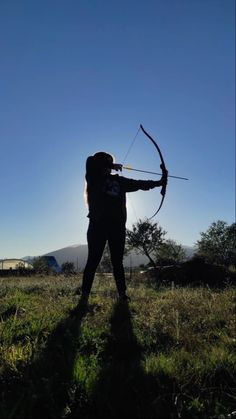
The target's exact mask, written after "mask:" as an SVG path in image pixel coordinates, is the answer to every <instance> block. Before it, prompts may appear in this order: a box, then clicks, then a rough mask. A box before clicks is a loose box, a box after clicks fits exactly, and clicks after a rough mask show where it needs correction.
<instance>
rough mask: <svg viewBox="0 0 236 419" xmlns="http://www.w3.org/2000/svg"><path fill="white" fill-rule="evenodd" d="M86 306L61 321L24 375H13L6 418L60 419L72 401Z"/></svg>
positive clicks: (4, 403)
mask: <svg viewBox="0 0 236 419" xmlns="http://www.w3.org/2000/svg"><path fill="white" fill-rule="evenodd" d="M85 314H86V307H85V306H84V304H81V303H79V304H78V306H77V311H76V315H75V314H74V313H72V315H71V316H70V317H68V318H67V319H64V320H63V321H61V322H60V323H59V324H58V325H57V327H56V328H55V329H54V330H53V332H52V333H51V335H50V336H49V338H48V341H47V345H46V347H45V348H44V350H43V351H42V354H41V355H40V356H39V358H38V359H37V360H35V361H34V362H33V363H31V364H30V365H29V366H27V367H26V368H25V369H24V370H23V371H22V374H21V377H19V376H18V377H17V378H14V377H10V379H9V377H8V378H6V380H5V382H4V388H3V389H2V391H1V399H2V400H1V408H0V417H2V418H23V417H24V418H42V417H47V418H57V417H63V410H64V408H65V406H66V405H68V403H70V397H71V396H70V392H71V379H72V373H73V365H74V359H75V356H76V353H77V349H78V344H79V336H80V326H81V322H82V319H83V317H84V316H85Z"/></svg>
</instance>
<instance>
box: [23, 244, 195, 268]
mask: <svg viewBox="0 0 236 419" xmlns="http://www.w3.org/2000/svg"><path fill="white" fill-rule="evenodd" d="M183 248H184V250H185V252H186V258H187V259H189V258H190V257H192V256H193V253H194V249H193V247H191V246H183ZM87 255H88V246H87V244H75V245H71V246H66V247H62V248H61V249H57V250H53V251H51V252H48V253H44V254H43V255H40V256H54V257H55V258H56V260H57V262H58V264H59V265H60V266H61V265H62V264H63V263H65V262H72V263H73V264H74V266H75V269H76V270H77V271H82V270H83V269H84V267H85V264H86V261H87ZM34 257H35V256H25V257H24V258H22V259H24V260H32V259H33V258H34ZM148 262H149V260H148V258H147V257H146V256H145V255H142V254H141V253H140V252H138V253H137V252H135V251H134V250H133V251H131V252H129V254H128V255H126V256H124V267H125V268H130V267H132V268H134V267H137V266H140V265H146V264H147V263H148Z"/></svg>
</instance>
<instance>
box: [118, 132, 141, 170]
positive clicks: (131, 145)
mask: <svg viewBox="0 0 236 419" xmlns="http://www.w3.org/2000/svg"><path fill="white" fill-rule="evenodd" d="M140 129H141V128H140V127H139V129H138V131H137V132H136V134H135V136H134V139H133V140H132V142H131V144H130V146H129V148H128V151H127V153H126V155H125V157H124V160H123V163H122V166H124V164H125V162H126V159H127V157H128V155H129V153H130V151H131V149H132V147H133V146H134V143H135V141H136V138H137V136H138V134H139V131H140Z"/></svg>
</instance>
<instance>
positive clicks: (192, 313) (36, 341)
mask: <svg viewBox="0 0 236 419" xmlns="http://www.w3.org/2000/svg"><path fill="white" fill-rule="evenodd" d="M80 285H81V277H80V276H78V277H72V278H64V277H35V278H1V279H0V389H1V403H0V417H1V418H22V417H25V418H37V417H40V418H41V417H44V416H45V417H49V418H57V417H66V418H82V419H83V418H86V419H87V418H93V417H96V418H106V417H107V418H118V417H119V418H120V417H130V418H151V417H153V418H154V417H155V418H207V419H210V418H212V419H213V418H215V419H216V418H220V417H221V418H222V419H223V417H227V415H229V414H231V412H233V411H234V410H236V407H235V406H236V378H235V377H236V374H235V373H236V371H235V370H236V355H235V347H236V336H235V301H236V298H235V289H234V288H232V287H228V288H225V289H224V290H221V291H220V290H210V289H208V288H175V289H170V288H164V287H162V288H160V289H158V290H155V289H153V288H151V287H150V286H148V285H147V283H146V282H145V279H142V278H138V277H137V278H134V279H132V280H131V281H128V294H129V295H130V297H131V302H130V303H129V304H123V305H120V304H117V302H116V291H115V286H114V282H113V279H110V278H107V277H105V276H102V275H100V276H99V275H98V276H97V277H96V279H95V282H94V286H93V292H92V294H91V296H90V299H89V307H88V310H87V311H86V312H84V311H82V310H81V311H79V312H78V315H77V316H75V317H71V316H70V309H72V308H73V307H74V306H75V305H76V304H77V301H78V296H77V295H76V289H77V287H78V286H80Z"/></svg>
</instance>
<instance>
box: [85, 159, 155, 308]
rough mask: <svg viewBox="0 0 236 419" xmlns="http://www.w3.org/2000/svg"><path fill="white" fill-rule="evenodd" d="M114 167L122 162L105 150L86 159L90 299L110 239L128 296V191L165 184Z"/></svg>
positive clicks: (115, 271) (118, 279) (122, 289)
mask: <svg viewBox="0 0 236 419" xmlns="http://www.w3.org/2000/svg"><path fill="white" fill-rule="evenodd" d="M111 170H116V171H118V170H122V165H120V164H115V163H114V162H113V157H112V156H111V155H110V154H107V153H105V152H98V153H96V154H94V155H93V156H90V157H88V159H87V161H86V176H85V178H86V182H87V188H86V195H87V203H88V208H89V214H88V217H89V226H88V231H87V241H88V259H87V263H86V266H85V269H84V274H83V282H82V298H83V299H85V300H87V299H88V296H89V293H90V290H91V287H92V283H93V279H94V275H95V272H96V269H97V266H98V264H99V262H100V260H101V258H102V255H103V251H104V248H105V245H106V243H107V242H108V245H109V249H110V255H111V263H112V266H113V274H114V278H115V282H116V287H117V291H118V294H119V298H120V299H121V300H127V299H128V297H127V296H126V284H125V273H124V267H123V255H124V248H125V233H126V231H125V224H126V218H127V214H126V192H135V191H138V190H139V189H141V190H144V191H146V190H148V189H152V188H155V187H157V186H162V184H163V181H162V179H161V180H158V181H154V180H134V179H129V178H125V177H123V176H120V175H118V174H115V175H112V174H111Z"/></svg>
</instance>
